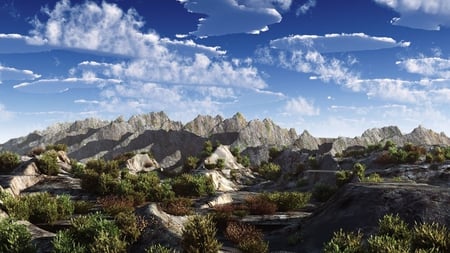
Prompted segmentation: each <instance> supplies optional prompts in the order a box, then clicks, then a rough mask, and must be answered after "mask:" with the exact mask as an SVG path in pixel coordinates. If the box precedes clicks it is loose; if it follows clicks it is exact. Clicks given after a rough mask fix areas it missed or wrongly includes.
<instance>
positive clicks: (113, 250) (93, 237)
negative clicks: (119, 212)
mask: <svg viewBox="0 0 450 253" xmlns="http://www.w3.org/2000/svg"><path fill="white" fill-rule="evenodd" d="M71 224H72V227H71V228H70V229H69V230H66V231H60V232H58V234H57V236H56V237H55V238H54V239H53V241H52V244H53V247H54V248H55V250H54V252H55V253H62V252H76V251H77V250H78V252H83V251H80V249H82V248H85V249H87V251H86V252H89V253H101V252H110V253H125V252H126V243H125V241H123V240H122V238H121V237H120V236H121V231H120V229H119V228H118V226H117V225H116V224H115V222H114V221H110V220H107V219H105V218H104V217H103V216H102V215H101V214H99V213H95V214H89V215H85V216H80V217H77V218H75V219H72V221H71ZM56 249H60V250H56Z"/></svg>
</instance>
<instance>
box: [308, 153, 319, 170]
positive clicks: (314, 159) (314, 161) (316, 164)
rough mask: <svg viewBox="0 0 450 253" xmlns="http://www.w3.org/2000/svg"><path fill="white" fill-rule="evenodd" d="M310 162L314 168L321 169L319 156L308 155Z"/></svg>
mask: <svg viewBox="0 0 450 253" xmlns="http://www.w3.org/2000/svg"><path fill="white" fill-rule="evenodd" d="M308 164H309V166H310V167H311V168H312V169H314V170H317V169H319V161H317V157H315V156H312V155H311V156H309V157H308Z"/></svg>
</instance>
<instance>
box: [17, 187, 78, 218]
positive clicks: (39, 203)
mask: <svg viewBox="0 0 450 253" xmlns="http://www.w3.org/2000/svg"><path fill="white" fill-rule="evenodd" d="M20 201H24V202H26V203H27V204H26V205H27V206H28V208H29V210H30V213H29V221H30V222H31V223H54V222H55V221H57V220H60V219H64V218H67V217H69V216H70V215H72V214H73V211H74V204H73V202H72V200H71V199H70V197H69V196H67V195H61V196H58V197H53V196H51V195H50V194H49V193H46V192H44V193H38V194H33V195H28V196H25V197H23V198H21V200H20Z"/></svg>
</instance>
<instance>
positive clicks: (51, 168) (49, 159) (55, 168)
mask: <svg viewBox="0 0 450 253" xmlns="http://www.w3.org/2000/svg"><path fill="white" fill-rule="evenodd" d="M37 167H38V168H39V171H41V172H42V173H44V174H46V175H49V176H55V175H58V173H59V165H58V153H57V152H56V151H55V150H49V151H46V152H45V153H44V154H42V156H41V157H40V158H39V159H38V161H37Z"/></svg>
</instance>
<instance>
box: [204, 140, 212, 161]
mask: <svg viewBox="0 0 450 253" xmlns="http://www.w3.org/2000/svg"><path fill="white" fill-rule="evenodd" d="M213 151H214V147H213V145H212V142H211V141H210V140H207V141H205V143H203V151H202V156H204V157H208V156H210V155H211V154H212V153H213Z"/></svg>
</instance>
